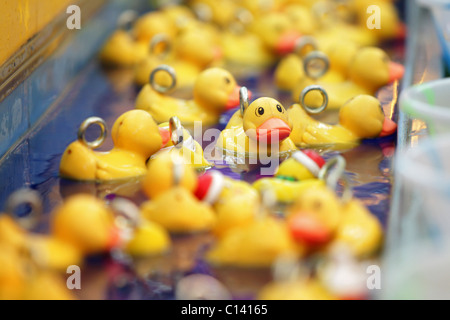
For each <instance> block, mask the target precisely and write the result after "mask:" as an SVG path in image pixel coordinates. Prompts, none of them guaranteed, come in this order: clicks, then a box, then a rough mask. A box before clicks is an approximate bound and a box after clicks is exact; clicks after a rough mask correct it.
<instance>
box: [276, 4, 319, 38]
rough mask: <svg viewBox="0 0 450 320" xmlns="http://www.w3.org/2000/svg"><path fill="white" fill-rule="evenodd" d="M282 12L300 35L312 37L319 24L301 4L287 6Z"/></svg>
mask: <svg viewBox="0 0 450 320" xmlns="http://www.w3.org/2000/svg"><path fill="white" fill-rule="evenodd" d="M282 12H283V13H284V14H285V15H286V17H287V18H288V19H289V20H290V21H291V22H292V25H293V28H294V29H295V30H296V31H297V32H298V33H299V34H301V35H313V34H315V33H316V32H317V31H318V29H319V24H318V23H317V19H316V17H315V16H314V14H313V12H312V11H311V10H310V9H309V8H307V7H305V6H304V5H302V4H296V3H293V4H288V5H287V6H284V7H283V9H282Z"/></svg>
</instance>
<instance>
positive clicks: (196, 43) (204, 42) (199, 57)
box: [174, 27, 222, 69]
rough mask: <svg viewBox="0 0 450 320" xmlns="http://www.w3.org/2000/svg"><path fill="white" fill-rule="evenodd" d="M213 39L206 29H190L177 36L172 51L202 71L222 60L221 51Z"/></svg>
mask: <svg viewBox="0 0 450 320" xmlns="http://www.w3.org/2000/svg"><path fill="white" fill-rule="evenodd" d="M214 38H215V37H214V35H213V34H211V32H210V31H209V30H207V29H201V28H200V27H191V28H188V29H187V30H184V31H182V32H181V33H180V34H179V35H178V36H177V38H176V40H175V43H174V51H175V53H176V56H177V57H179V58H180V59H183V60H187V61H190V62H192V63H194V64H195V65H197V66H199V67H200V68H201V69H204V68H205V67H207V66H208V65H209V64H211V63H212V62H214V61H219V60H220V59H221V58H222V49H221V48H220V46H219V44H218V43H217V42H216V41H215V39H214Z"/></svg>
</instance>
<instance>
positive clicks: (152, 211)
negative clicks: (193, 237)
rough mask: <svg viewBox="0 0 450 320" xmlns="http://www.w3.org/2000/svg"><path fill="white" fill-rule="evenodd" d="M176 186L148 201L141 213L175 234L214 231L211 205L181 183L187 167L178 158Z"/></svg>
mask: <svg viewBox="0 0 450 320" xmlns="http://www.w3.org/2000/svg"><path fill="white" fill-rule="evenodd" d="M170 163H171V165H172V166H173V184H174V186H173V187H172V188H170V189H169V190H166V191H165V192H162V193H159V194H157V195H156V196H155V197H153V198H152V199H151V200H150V201H147V202H144V203H143V204H142V205H141V207H140V211H141V214H142V216H143V217H144V218H146V219H148V220H149V221H153V222H155V223H157V224H160V225H161V226H163V227H164V228H165V229H167V230H168V231H169V232H171V233H196V232H205V231H209V230H211V229H212V228H213V227H214V225H215V223H216V216H215V214H214V211H213V210H212V208H211V206H210V205H209V204H206V203H202V202H200V201H199V200H197V199H196V198H195V196H194V195H193V193H192V192H191V191H189V190H187V189H186V188H185V187H184V186H182V185H181V184H180V182H181V180H182V177H183V168H184V165H183V164H182V163H180V162H178V161H176V159H175V158H174V160H173V162H170Z"/></svg>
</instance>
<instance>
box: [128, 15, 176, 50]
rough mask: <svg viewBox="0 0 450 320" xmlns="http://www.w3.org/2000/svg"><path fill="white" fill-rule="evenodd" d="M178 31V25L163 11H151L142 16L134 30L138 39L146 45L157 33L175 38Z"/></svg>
mask: <svg viewBox="0 0 450 320" xmlns="http://www.w3.org/2000/svg"><path fill="white" fill-rule="evenodd" d="M176 32H177V27H176V26H175V24H174V23H173V21H172V20H171V19H168V15H167V14H165V13H164V12H162V11H151V12H149V13H146V14H144V15H142V16H140V17H139V18H138V19H137V20H136V22H135V23H134V25H133V30H132V34H133V36H134V38H135V39H136V41H138V42H141V43H144V44H145V45H148V44H149V43H150V41H151V40H152V39H153V37H154V36H155V35H157V34H164V35H166V36H167V37H168V38H169V39H173V38H174V37H175V35H176Z"/></svg>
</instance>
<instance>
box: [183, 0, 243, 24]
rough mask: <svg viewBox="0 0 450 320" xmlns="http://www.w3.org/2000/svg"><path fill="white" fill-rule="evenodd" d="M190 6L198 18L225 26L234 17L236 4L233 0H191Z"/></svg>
mask: <svg viewBox="0 0 450 320" xmlns="http://www.w3.org/2000/svg"><path fill="white" fill-rule="evenodd" d="M190 6H191V8H192V9H193V10H194V12H196V14H197V16H198V17H199V18H200V20H203V21H207V22H210V23H213V24H216V25H218V26H220V27H223V28H224V27H226V26H228V25H229V24H230V23H232V22H233V20H234V19H235V15H236V11H237V9H238V4H237V3H235V1H233V0H222V1H214V0H192V1H190Z"/></svg>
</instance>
